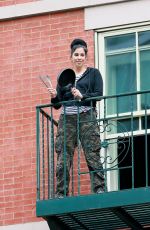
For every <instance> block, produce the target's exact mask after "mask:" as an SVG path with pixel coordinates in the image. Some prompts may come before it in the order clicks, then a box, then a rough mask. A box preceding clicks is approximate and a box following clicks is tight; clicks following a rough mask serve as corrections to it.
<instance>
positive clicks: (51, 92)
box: [48, 88, 57, 98]
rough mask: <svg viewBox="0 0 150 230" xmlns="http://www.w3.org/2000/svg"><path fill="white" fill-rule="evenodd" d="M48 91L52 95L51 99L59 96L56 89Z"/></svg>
mask: <svg viewBox="0 0 150 230" xmlns="http://www.w3.org/2000/svg"><path fill="white" fill-rule="evenodd" d="M48 91H49V93H50V96H51V98H55V97H56V95H57V92H56V89H54V88H48Z"/></svg>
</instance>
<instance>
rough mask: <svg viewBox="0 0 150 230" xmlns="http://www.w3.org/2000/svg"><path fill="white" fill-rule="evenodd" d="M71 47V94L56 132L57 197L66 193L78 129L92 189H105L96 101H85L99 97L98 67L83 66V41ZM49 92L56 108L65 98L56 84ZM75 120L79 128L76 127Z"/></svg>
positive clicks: (84, 64)
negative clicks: (73, 73) (74, 100)
mask: <svg viewBox="0 0 150 230" xmlns="http://www.w3.org/2000/svg"><path fill="white" fill-rule="evenodd" d="M70 48H71V61H72V65H73V70H74V72H75V76H76V79H75V85H74V87H72V88H71V91H70V96H69V98H67V100H68V101H67V104H66V105H65V106H63V108H62V112H61V115H60V118H59V125H58V131H57V135H56V146H55V147H56V152H57V167H56V177H57V184H56V197H63V196H64V195H68V193H69V180H70V175H69V172H70V168H71V166H72V161H73V155H74V150H75V147H76V145H77V134H78V130H79V139H80V142H81V145H82V148H83V150H84V154H85V158H86V162H87V166H88V168H89V171H90V177H91V182H92V190H93V192H95V193H101V192H103V191H104V175H103V169H102V165H101V162H100V135H99V127H98V125H97V122H96V112H95V107H96V100H92V102H91V101H90V100H86V101H85V100H84V99H86V98H89V97H98V96H102V94H103V81H102V77H101V74H100V72H99V70H98V69H95V68H91V67H86V59H87V52H88V49H87V44H86V42H85V41H84V40H82V39H78V38H77V39H74V40H73V41H72V43H71V45H70ZM49 92H50V95H51V98H52V99H51V102H52V103H54V107H55V108H59V106H57V105H56V106H55V103H57V102H60V101H65V99H64V98H63V94H62V93H61V89H59V87H58V86H57V88H56V90H55V89H53V88H50V89H49ZM73 99H77V100H76V101H77V103H78V104H79V106H77V105H76V102H73V101H72V100H73ZM64 116H65V124H66V126H65V132H64V125H63V122H64ZM91 118H92V120H91ZM79 121H80V122H79ZM86 121H87V122H86ZM90 121H91V122H90ZM78 122H79V129H78V130H77V124H78ZM64 133H65V134H64ZM64 135H65V140H66V143H65V146H66V147H65V148H66V149H65V150H66V162H65V163H66V182H64ZM92 172H93V173H92Z"/></svg>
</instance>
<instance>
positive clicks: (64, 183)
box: [55, 110, 104, 195]
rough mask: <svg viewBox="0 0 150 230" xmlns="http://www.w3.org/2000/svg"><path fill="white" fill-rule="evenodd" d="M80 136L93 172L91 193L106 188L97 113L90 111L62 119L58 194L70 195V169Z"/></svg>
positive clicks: (59, 136)
mask: <svg viewBox="0 0 150 230" xmlns="http://www.w3.org/2000/svg"><path fill="white" fill-rule="evenodd" d="M90 120H91V122H90ZM78 121H79V122H78ZM64 124H65V125H64ZM78 137H79V139H80V142H81V145H82V148H83V151H84V154H85V159H86V162H87V166H88V169H89V172H90V177H91V184H92V188H93V189H92V190H93V191H94V192H96V191H97V190H98V189H99V188H101V189H104V175H103V168H102V164H101V162H100V134H99V126H98V124H97V121H96V116H95V112H93V111H92V110H90V111H88V112H86V113H81V114H79V115H61V116H60V119H59V125H58V131H57V135H56V143H55V148H56V152H57V167H56V177H57V184H56V194H65V195H68V193H69V181H70V168H71V166H72V163H73V155H74V150H75V148H76V147H77V138H78ZM64 154H65V157H64ZM64 165H66V167H64ZM92 172H93V173H92ZM64 175H65V176H64ZM64 178H65V179H64Z"/></svg>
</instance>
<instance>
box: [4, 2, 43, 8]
mask: <svg viewBox="0 0 150 230" xmlns="http://www.w3.org/2000/svg"><path fill="white" fill-rule="evenodd" d="M36 1H39V0H0V7H1V6H10V5H15V4H21V3H27V2H36Z"/></svg>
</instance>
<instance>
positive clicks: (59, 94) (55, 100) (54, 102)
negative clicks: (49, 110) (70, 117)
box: [51, 86, 62, 109]
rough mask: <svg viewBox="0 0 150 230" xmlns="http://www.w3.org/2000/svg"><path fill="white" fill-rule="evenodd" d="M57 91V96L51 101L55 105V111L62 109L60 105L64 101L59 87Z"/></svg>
mask: <svg viewBox="0 0 150 230" xmlns="http://www.w3.org/2000/svg"><path fill="white" fill-rule="evenodd" d="M56 91H57V96H56V97H54V98H52V99H51V103H52V104H53V107H54V108H55V109H60V108H61V104H59V102H61V101H62V98H61V91H60V89H59V87H58V86H57V87H56Z"/></svg>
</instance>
